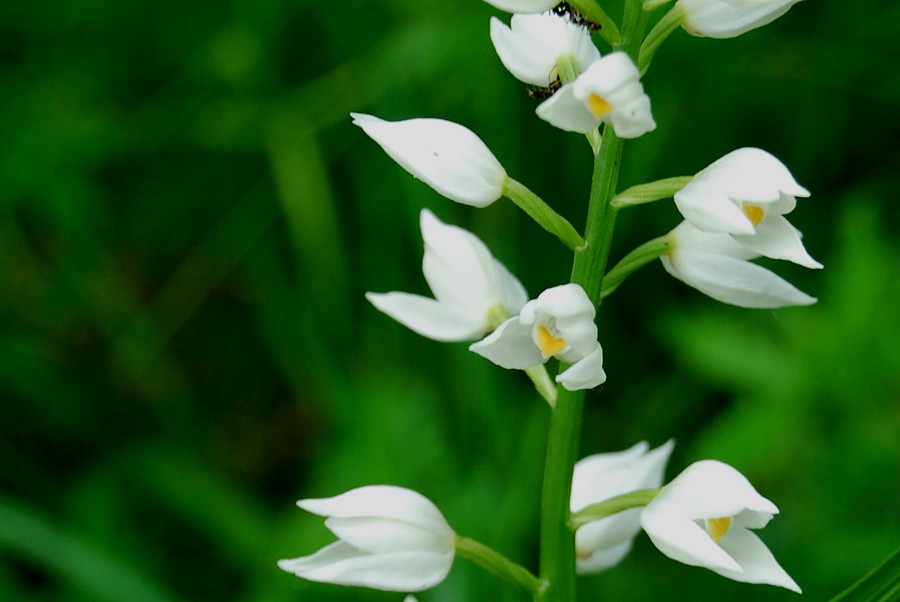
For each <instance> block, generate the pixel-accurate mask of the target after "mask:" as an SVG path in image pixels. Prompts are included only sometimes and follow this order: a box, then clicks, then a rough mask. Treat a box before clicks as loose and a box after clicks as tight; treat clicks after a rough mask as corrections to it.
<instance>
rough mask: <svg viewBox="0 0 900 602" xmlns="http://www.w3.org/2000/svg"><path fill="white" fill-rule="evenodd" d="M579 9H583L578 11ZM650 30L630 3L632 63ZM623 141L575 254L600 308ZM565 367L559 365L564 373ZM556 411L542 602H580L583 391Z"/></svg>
mask: <svg viewBox="0 0 900 602" xmlns="http://www.w3.org/2000/svg"><path fill="white" fill-rule="evenodd" d="M579 8H580V7H579ZM646 26H647V13H646V12H645V11H644V10H643V8H642V7H641V0H626V2H625V15H624V19H623V27H622V31H623V36H624V37H622V39H621V41H620V43H619V44H614V46H616V47H621V48H623V49H624V50H625V51H626V52H628V54H629V55H631V57H632V58H635V57H636V56H637V52H638V49H639V46H640V42H641V37H642V35H643V33H644V29H645V28H646ZM622 151H623V141H622V139H621V138H619V137H618V136H616V133H615V132H614V131H613V129H612V128H610V127H606V128H605V129H604V132H603V144H602V145H601V146H600V151H599V152H598V153H597V154H596V156H595V157H594V173H593V176H592V178H591V196H590V204H589V206H588V215H587V226H586V230H585V244H584V246H583V247H582V248H580V249H577V250H576V251H575V259H574V262H573V265H572V282H574V283H576V284H580V285H581V286H582V288H584V290H585V292H586V293H587V294H588V297H590V299H591V300H592V301H593V302H594V303H597V302H598V301H599V299H600V290H601V286H602V283H603V273H604V271H605V269H606V262H607V260H608V258H609V248H610V245H611V243H612V235H613V226H614V224H615V217H616V210H615V207H613V205H612V198H613V196H614V194H615V190H616V184H617V182H618V177H619V165H620V163H621V160H622ZM567 367H568V366H567V365H566V364H561V365H560V370H565V369H566V368H567ZM558 390H559V396H558V397H557V400H556V408H555V409H554V410H553V414H552V415H551V417H550V427H549V433H548V436H547V456H546V459H545V463H544V484H543V490H542V494H541V550H540V569H541V571H540V576H541V578H542V579H543V580H544V581H545V583H546V587H545V589H543V590H541V592H539V593H538V595H537V596H535V600H537V601H538V602H571V601H573V600H575V598H576V592H577V590H576V584H575V532H574V530H572V528H571V527H570V525H569V518H570V512H569V496H570V492H571V491H572V471H573V467H574V466H575V461H576V460H577V458H578V443H579V437H580V435H581V422H582V413H583V408H584V396H585V392H584V391H583V390H582V391H568V390H566V389H563V388H559V389H558Z"/></svg>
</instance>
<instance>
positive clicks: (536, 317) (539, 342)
mask: <svg viewBox="0 0 900 602" xmlns="http://www.w3.org/2000/svg"><path fill="white" fill-rule="evenodd" d="M594 313H595V310H594V304H593V303H591V300H590V299H589V298H588V296H587V293H585V292H584V289H583V288H581V287H580V286H579V285H577V284H563V285H560V286H555V287H553V288H549V289H547V290H545V291H544V292H543V293H541V294H540V295H539V296H538V298H537V299H534V300H532V301H529V302H528V303H526V304H525V306H524V307H522V311H521V312H520V313H519V315H518V316H516V317H513V318H510V319H509V320H507V321H506V322H504V323H503V324H501V325H500V327H499V328H497V330H495V331H494V332H492V333H491V334H489V335H488V336H487V337H485V338H484V339H482V340H481V341H479V342H477V343H473V344H472V345H470V346H469V350H470V351H474V352H475V353H477V354H479V355H481V356H483V357H486V358H487V359H489V360H491V361H492V362H494V363H495V364H497V365H498V366H502V367H503V368H507V369H511V370H525V369H527V368H532V367H534V366H539V365H541V364H543V363H545V362H546V361H547V360H548V359H550V358H551V357H555V358H557V359H559V360H561V361H563V362H568V363H571V364H572V365H571V366H569V367H568V368H567V369H566V370H565V371H564V372H563V373H561V374H559V375H557V377H556V382H558V383H560V384H561V385H562V386H563V387H565V388H566V389H568V390H570V391H575V390H578V389H592V388H594V387H596V386H598V385H600V384H602V383H603V382H605V381H606V373H605V372H604V371H603V350H602V349H601V348H600V343H599V342H597V325H596V324H595V323H594Z"/></svg>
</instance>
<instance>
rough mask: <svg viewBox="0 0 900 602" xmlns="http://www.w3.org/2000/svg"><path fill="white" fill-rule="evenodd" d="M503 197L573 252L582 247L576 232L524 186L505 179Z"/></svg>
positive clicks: (581, 241) (564, 219)
mask: <svg viewBox="0 0 900 602" xmlns="http://www.w3.org/2000/svg"><path fill="white" fill-rule="evenodd" d="M503 196H505V197H506V198H508V199H509V200H511V201H512V202H513V203H515V204H516V206H518V207H519V209H521V210H522V211H524V212H525V213H527V214H528V216H529V217H531V219H533V220H534V221H535V222H537V223H538V225H539V226H540V227H542V228H543V229H544V230H546V231H547V232H549V233H550V234H553V235H554V236H556V237H557V238H559V239H560V240H561V241H562V242H563V243H564V244H565V245H566V246H567V247H569V248H570V249H572V250H573V251H577V250H578V249H580V248H582V247H583V246H584V239H583V238H582V237H581V235H580V234H578V231H577V230H575V228H574V227H573V226H572V224H570V223H569V222H568V220H566V218H564V217H563V216H561V215H560V214H558V213H557V212H556V211H554V210H553V209H552V208H551V207H550V206H549V205H548V204H547V203H545V202H544V200H543V199H541V197H539V196H538V195H536V194H534V193H533V192H531V191H530V190H529V189H528V188H526V187H525V185H524V184H522V183H521V182H518V181H516V180H514V179H512V178H507V179H506V182H505V183H504V185H503Z"/></svg>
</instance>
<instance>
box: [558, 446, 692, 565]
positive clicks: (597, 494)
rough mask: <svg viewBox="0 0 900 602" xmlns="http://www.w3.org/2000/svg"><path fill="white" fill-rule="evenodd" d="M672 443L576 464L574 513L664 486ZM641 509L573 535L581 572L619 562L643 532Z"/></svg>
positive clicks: (589, 459)
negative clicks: (593, 505)
mask: <svg viewBox="0 0 900 602" xmlns="http://www.w3.org/2000/svg"><path fill="white" fill-rule="evenodd" d="M673 446H674V442H673V441H668V442H667V443H665V444H663V445H661V446H660V447H657V448H656V449H654V450H653V451H647V450H648V449H649V446H648V445H647V442H646V441H642V442H640V443H638V444H637V445H635V446H633V447H631V448H629V449H626V450H625V451H621V452H615V453H606V454H595V455H593V456H588V457H587V458H583V459H581V460H579V461H578V462H576V463H575V473H574V475H573V477H572V497H571V501H570V506H571V509H572V512H577V511H579V510H581V509H582V508H585V507H586V506H590V505H591V504H596V503H598V502H602V501H604V500H607V499H609V498H612V497H615V496H617V495H622V494H624V493H628V492H631V491H635V490H638V489H657V488H659V487H660V486H661V485H662V481H663V473H664V472H665V468H666V462H668V460H669V455H670V454H671V453H672V447H673ZM640 514H641V509H640V508H632V509H630V510H625V511H624V512H619V513H618V514H614V515H612V516H607V517H606V518H601V519H599V520H595V521H592V522H589V523H587V524H586V525H583V526H582V527H580V528H579V529H578V531H576V532H575V550H576V552H575V553H576V559H577V560H576V562H577V567H578V572H579V573H582V574H584V573H594V572H597V571H602V570H604V569H607V568H609V567H612V566H615V565H616V564H618V563H619V562H620V561H621V560H622V559H623V558H624V557H625V556H626V555H627V554H628V552H629V551H630V550H631V546H632V544H633V542H634V537H635V536H636V535H637V534H638V532H639V531H640V530H641V523H640Z"/></svg>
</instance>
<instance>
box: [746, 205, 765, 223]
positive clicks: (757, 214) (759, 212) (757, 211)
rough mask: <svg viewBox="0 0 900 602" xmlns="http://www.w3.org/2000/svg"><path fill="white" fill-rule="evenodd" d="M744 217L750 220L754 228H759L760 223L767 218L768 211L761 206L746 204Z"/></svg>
mask: <svg viewBox="0 0 900 602" xmlns="http://www.w3.org/2000/svg"><path fill="white" fill-rule="evenodd" d="M744 215H746V216H747V218H748V219H749V220H750V222H751V223H752V224H753V225H754V226H758V225H759V222H761V221H762V220H763V218H764V217H765V216H766V210H765V209H763V208H762V207H760V206H759V205H748V204H747V203H744Z"/></svg>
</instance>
